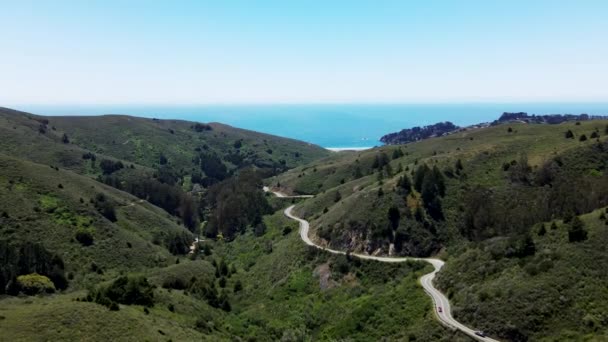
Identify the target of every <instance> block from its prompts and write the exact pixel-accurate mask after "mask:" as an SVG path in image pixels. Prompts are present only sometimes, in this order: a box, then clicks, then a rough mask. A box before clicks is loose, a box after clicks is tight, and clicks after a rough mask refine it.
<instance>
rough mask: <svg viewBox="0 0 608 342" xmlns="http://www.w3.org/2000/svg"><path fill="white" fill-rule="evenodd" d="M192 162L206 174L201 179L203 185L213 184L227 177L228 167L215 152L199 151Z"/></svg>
mask: <svg viewBox="0 0 608 342" xmlns="http://www.w3.org/2000/svg"><path fill="white" fill-rule="evenodd" d="M194 163H195V164H196V165H198V166H199V167H200V169H201V171H203V172H204V173H205V175H206V178H205V179H203V183H202V184H203V186H209V185H212V184H215V183H217V182H218V181H222V180H224V179H225V178H226V177H228V168H227V167H226V165H225V164H224V163H223V162H222V160H221V159H220V158H219V157H218V156H217V155H216V154H212V153H201V154H199V155H198V157H197V158H195V160H194Z"/></svg>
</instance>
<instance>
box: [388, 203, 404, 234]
mask: <svg viewBox="0 0 608 342" xmlns="http://www.w3.org/2000/svg"><path fill="white" fill-rule="evenodd" d="M400 219H401V213H400V212H399V208H397V207H394V206H393V207H390V208H389V209H388V220H389V222H390V223H391V226H392V227H393V229H397V227H399V220H400Z"/></svg>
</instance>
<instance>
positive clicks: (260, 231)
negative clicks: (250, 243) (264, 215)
mask: <svg viewBox="0 0 608 342" xmlns="http://www.w3.org/2000/svg"><path fill="white" fill-rule="evenodd" d="M264 233H266V225H265V224H264V222H263V221H261V222H259V223H258V224H256V225H255V227H254V228H253V234H254V235H255V236H262V235H264Z"/></svg>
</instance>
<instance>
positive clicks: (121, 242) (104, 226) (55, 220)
mask: <svg viewBox="0 0 608 342" xmlns="http://www.w3.org/2000/svg"><path fill="white" fill-rule="evenodd" d="M0 165H1V169H2V174H1V175H0V208H2V211H4V212H6V213H7V214H8V216H9V218H4V219H2V228H1V231H0V236H2V238H8V239H10V240H12V241H17V240H29V241H36V242H39V243H41V244H43V245H44V246H45V247H46V248H47V249H49V250H50V251H52V252H54V253H58V254H60V255H61V256H62V258H63V259H64V261H65V262H66V266H67V271H68V272H73V273H75V276H76V279H75V280H76V282H77V283H78V282H81V281H83V280H84V279H81V277H86V278H89V277H93V278H94V279H95V280H97V278H99V277H107V278H111V277H112V275H115V274H116V272H119V271H121V270H131V271H132V270H138V269H142V268H146V267H153V266H159V265H160V266H162V265H165V264H166V263H167V260H168V259H170V258H171V256H170V254H169V253H168V252H167V250H166V249H165V248H163V247H160V246H156V245H154V244H152V240H153V237H154V235H155V234H156V233H159V232H161V231H170V230H175V231H183V230H184V229H185V228H184V227H183V226H179V225H177V224H176V223H175V221H174V220H173V219H171V217H170V216H169V215H168V214H167V213H166V212H165V211H163V210H161V209H159V208H157V207H154V206H152V205H150V204H148V203H145V202H142V203H140V202H139V201H138V199H137V198H135V197H133V196H131V195H129V194H126V193H124V192H121V191H118V190H116V189H113V188H111V187H108V186H105V185H103V184H100V183H98V182H95V181H94V180H92V179H90V178H88V177H85V176H80V175H77V174H75V173H72V172H70V171H66V170H61V169H60V170H54V169H52V168H50V167H48V166H44V165H39V164H35V163H31V162H27V161H21V160H18V159H14V158H12V157H6V156H3V155H1V154H0ZM60 184H61V185H62V187H63V188H61V189H60V188H59V185H60ZM99 193H102V194H104V195H105V196H106V198H108V200H111V201H114V202H115V203H116V205H117V206H116V208H117V210H116V212H117V217H118V221H117V222H115V223H112V222H110V221H108V220H107V219H106V218H104V217H103V216H101V215H100V214H99V213H98V212H97V210H96V209H95V208H94V206H93V204H91V203H90V199H92V198H94V197H95V195H97V194H99ZM81 198H82V200H83V201H82V202H81V201H80V199H81ZM81 228H82V229H91V230H92V231H93V237H94V241H95V242H94V244H93V245H92V246H88V247H84V246H82V245H81V244H80V243H78V242H76V241H75V240H74V236H75V233H76V231H77V230H78V229H81ZM127 243H130V245H131V247H129V246H128V245H127ZM92 262H95V263H96V264H97V265H98V266H100V267H101V268H102V269H104V270H111V272H110V273H109V274H106V275H104V276H100V275H98V274H95V273H93V274H91V273H88V269H89V266H90V264H91V263H92ZM90 281H94V280H93V279H90V280H88V281H87V282H90Z"/></svg>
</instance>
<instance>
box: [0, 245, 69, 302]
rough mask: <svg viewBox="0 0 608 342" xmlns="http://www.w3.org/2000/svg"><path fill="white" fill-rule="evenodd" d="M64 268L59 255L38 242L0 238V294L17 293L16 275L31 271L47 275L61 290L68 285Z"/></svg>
mask: <svg viewBox="0 0 608 342" xmlns="http://www.w3.org/2000/svg"><path fill="white" fill-rule="evenodd" d="M64 268H65V267H64V263H63V260H62V259H61V257H59V256H58V255H55V254H52V253H50V252H49V251H47V250H46V249H45V248H44V247H43V246H42V245H40V244H37V243H31V242H24V243H16V242H9V241H7V240H0V294H4V293H7V294H11V295H15V294H17V293H18V292H19V289H18V287H15V285H16V279H17V277H18V276H20V275H26V274H31V273H38V274H40V275H43V276H46V277H48V278H49V279H50V280H51V281H52V282H53V284H54V285H55V288H56V289H58V290H63V289H65V288H67V286H68V281H67V279H66V277H65V271H64ZM11 284H12V286H11Z"/></svg>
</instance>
